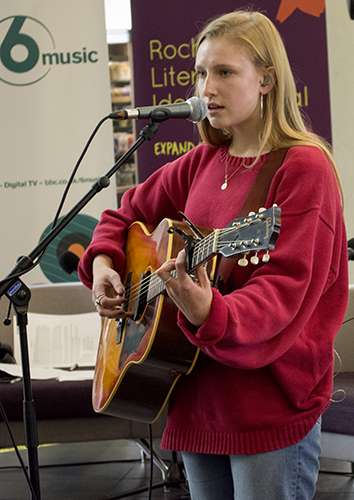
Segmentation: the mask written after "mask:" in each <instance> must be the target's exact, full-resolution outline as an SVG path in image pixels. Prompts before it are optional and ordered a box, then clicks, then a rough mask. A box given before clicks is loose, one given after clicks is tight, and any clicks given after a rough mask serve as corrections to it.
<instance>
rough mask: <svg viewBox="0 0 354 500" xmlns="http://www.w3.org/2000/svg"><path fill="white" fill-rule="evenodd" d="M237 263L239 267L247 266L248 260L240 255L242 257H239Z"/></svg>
mask: <svg viewBox="0 0 354 500" xmlns="http://www.w3.org/2000/svg"><path fill="white" fill-rule="evenodd" d="M238 265H239V266H241V267H246V266H248V260H247V259H246V257H242V259H239V261H238Z"/></svg>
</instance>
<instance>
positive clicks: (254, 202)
mask: <svg viewBox="0 0 354 500" xmlns="http://www.w3.org/2000/svg"><path fill="white" fill-rule="evenodd" d="M288 149H289V148H284V149H277V150H276V151H271V152H270V153H269V154H268V155H267V158H266V159H265V161H264V163H263V165H262V167H261V169H260V170H259V172H258V174H257V177H256V178H255V180H254V182H253V184H252V187H251V189H250V191H249V193H248V195H247V197H246V199H245V201H244V203H243V205H242V207H241V209H240V211H239V213H238V215H237V218H240V217H246V216H247V215H248V214H249V213H250V212H258V210H259V209H260V208H261V207H264V205H265V202H266V201H267V197H268V192H269V188H270V185H271V183H272V180H273V177H274V175H275V173H276V172H277V170H278V169H279V168H280V167H281V165H282V163H283V161H284V158H285V155H286V153H287V152H288ZM234 266H235V260H234V259H227V258H225V257H221V260H220V265H219V269H218V278H217V281H216V282H217V288H218V289H219V290H220V289H221V287H222V286H223V284H224V283H226V281H227V279H228V277H229V276H230V274H231V272H232V270H233V268H234Z"/></svg>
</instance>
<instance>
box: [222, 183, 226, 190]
mask: <svg viewBox="0 0 354 500" xmlns="http://www.w3.org/2000/svg"><path fill="white" fill-rule="evenodd" d="M226 188H227V182H224V184H223V185H222V186H221V189H222V190H223V191H224V189H226Z"/></svg>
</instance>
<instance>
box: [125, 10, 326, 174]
mask: <svg viewBox="0 0 354 500" xmlns="http://www.w3.org/2000/svg"><path fill="white" fill-rule="evenodd" d="M324 3H325V0H312V1H311V2H309V1H308V0H262V1H258V2H257V1H255V2H254V8H255V9H259V10H260V11H261V12H263V13H264V14H266V15H267V16H268V17H269V18H270V19H271V20H272V21H273V22H274V24H275V26H276V27H277V29H278V30H279V32H280V33H281V35H282V37H283V40H284V42H285V46H286V50H287V52H288V56H289V60H290V64H291V67H292V70H293V72H294V75H295V79H296V82H297V89H298V104H299V106H301V108H302V109H303V110H304V111H305V113H306V114H307V115H308V116H309V118H310V122H311V124H312V127H313V129H314V131H315V132H316V133H318V134H320V135H321V136H323V137H325V138H326V139H327V140H328V141H329V142H330V141H331V119H330V103H329V81H328V63H327V40H326V19H325V14H324ZM244 5H245V4H244V3H243V2H241V1H239V0H232V1H231V0H219V1H218V2H210V5H207V4H206V2H205V0H193V1H192V2H191V1H190V0H176V1H175V2H168V5H167V3H166V1H164V0H150V1H149V2H142V1H141V0H131V9H132V25H133V29H132V45H133V60H134V99H135V107H139V106H152V105H153V106H155V105H164V104H172V103H174V102H183V101H185V100H186V99H188V97H190V96H191V95H193V94H192V92H193V84H194V78H195V75H194V57H195V50H194V49H195V47H194V38H195V37H196V35H197V34H198V33H199V31H200V30H201V29H202V27H203V26H204V25H205V23H206V22H207V21H208V20H210V18H212V17H215V16H218V15H220V14H223V13H226V12H231V11H232V10H235V9H237V8H241V7H243V6H244ZM146 123H147V122H146V121H145V120H138V121H137V124H136V125H137V134H139V131H140V130H141V129H142V127H143V126H145V125H146ZM199 140H200V139H199V134H198V131H197V129H196V126H194V125H192V124H191V123H189V122H188V121H187V120H169V121H167V122H164V123H162V124H160V125H159V130H158V132H157V134H156V136H155V138H154V139H153V140H152V141H151V142H147V143H145V144H143V145H142V146H141V147H140V149H139V151H138V168H139V181H140V182H142V181H144V180H145V179H146V178H147V177H148V176H149V175H150V174H151V173H152V172H154V171H155V170H156V169H157V168H159V167H160V166H162V165H163V164H165V163H166V162H168V161H172V160H174V159H175V158H177V156H180V155H181V154H183V153H184V152H186V151H189V150H190V149H191V148H193V147H194V146H196V145H197V144H198V142H199Z"/></svg>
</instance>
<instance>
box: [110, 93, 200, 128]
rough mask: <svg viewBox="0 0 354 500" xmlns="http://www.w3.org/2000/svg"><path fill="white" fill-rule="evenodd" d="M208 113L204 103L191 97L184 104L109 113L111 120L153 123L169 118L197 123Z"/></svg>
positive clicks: (197, 98)
mask: <svg viewBox="0 0 354 500" xmlns="http://www.w3.org/2000/svg"><path fill="white" fill-rule="evenodd" d="M207 112H208V109H207V106H206V104H205V102H204V101H202V100H201V99H200V98H199V97H191V98H190V99H187V101H185V102H178V103H174V104H166V106H147V107H143V108H136V109H120V110H118V111H114V112H113V113H110V114H109V115H108V116H109V117H110V118H111V119H112V120H127V119H129V118H135V119H137V118H152V119H153V120H154V121H155V122H164V121H165V120H168V119H169V118H187V120H189V121H191V122H193V123H198V122H200V121H201V120H204V118H205V117H206V115H207Z"/></svg>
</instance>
